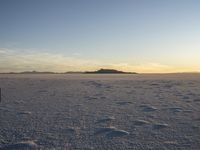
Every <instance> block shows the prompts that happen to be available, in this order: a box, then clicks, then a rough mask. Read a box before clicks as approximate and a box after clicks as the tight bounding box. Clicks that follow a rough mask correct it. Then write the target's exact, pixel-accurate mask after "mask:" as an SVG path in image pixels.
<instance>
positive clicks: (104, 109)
mask: <svg viewBox="0 0 200 150" xmlns="http://www.w3.org/2000/svg"><path fill="white" fill-rule="evenodd" d="M0 87H1V88H2V93H3V96H2V102H1V103H0V149H5V150H10V149H33V150H34V149H72V150H73V149H80V150H92V149H98V150H103V149H106V150H109V149H110V150H111V149H112V150H116V149H119V150H120V149H125V150H126V149H136V150H137V149H138V150H139V149H157V150H168V149H181V150H188V149H193V150H195V149H196V150H198V149H199V148H200V75H199V74H169V75H167V74H166V75H83V74H82V75H0Z"/></svg>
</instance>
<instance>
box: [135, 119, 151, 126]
mask: <svg viewBox="0 0 200 150" xmlns="http://www.w3.org/2000/svg"><path fill="white" fill-rule="evenodd" d="M134 124H135V125H136V126H142V125H146V124H149V122H148V121H146V120H135V121H134Z"/></svg>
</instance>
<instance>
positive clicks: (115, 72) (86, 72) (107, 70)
mask: <svg viewBox="0 0 200 150" xmlns="http://www.w3.org/2000/svg"><path fill="white" fill-rule="evenodd" d="M0 74H137V73H136V72H123V71H118V70H115V69H99V70H97V71H85V72H80V71H68V72H64V73H57V72H48V71H45V72H40V71H24V72H8V73H0Z"/></svg>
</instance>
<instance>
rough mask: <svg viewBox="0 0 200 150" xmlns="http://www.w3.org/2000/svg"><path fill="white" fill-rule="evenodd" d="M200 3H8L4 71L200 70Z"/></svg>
mask: <svg viewBox="0 0 200 150" xmlns="http://www.w3.org/2000/svg"><path fill="white" fill-rule="evenodd" d="M199 8H200V1H199V0H0V72H10V71H17V72H18V71H25V70H38V71H56V72H64V71H79V70H80V71H83V70H95V69H99V68H102V67H104V68H114V69H119V70H124V71H136V72H149V73H153V72H160V73H163V72H193V71H194V72H196V71H200V59H199V58H200V9H199Z"/></svg>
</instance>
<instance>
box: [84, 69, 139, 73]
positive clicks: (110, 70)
mask: <svg viewBox="0 0 200 150" xmlns="http://www.w3.org/2000/svg"><path fill="white" fill-rule="evenodd" d="M85 73H86V74H137V73H136V72H124V71H119V70H115V69H99V70H97V71H86V72H85Z"/></svg>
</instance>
